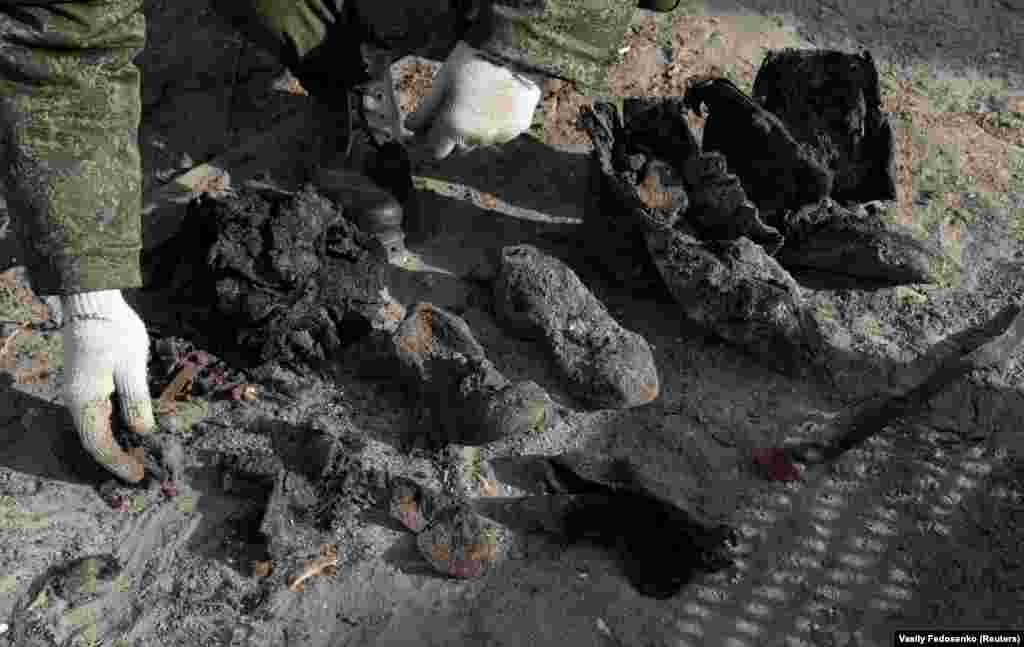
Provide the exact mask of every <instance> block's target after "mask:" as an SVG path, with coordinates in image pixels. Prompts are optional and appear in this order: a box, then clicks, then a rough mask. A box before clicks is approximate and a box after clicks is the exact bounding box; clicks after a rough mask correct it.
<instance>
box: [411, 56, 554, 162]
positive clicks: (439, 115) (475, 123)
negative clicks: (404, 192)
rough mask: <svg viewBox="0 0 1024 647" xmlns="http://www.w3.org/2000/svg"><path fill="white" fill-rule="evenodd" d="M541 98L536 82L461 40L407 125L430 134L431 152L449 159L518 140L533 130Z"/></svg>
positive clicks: (426, 142)
mask: <svg viewBox="0 0 1024 647" xmlns="http://www.w3.org/2000/svg"><path fill="white" fill-rule="evenodd" d="M540 96H541V91H540V88H539V87H538V86H537V84H536V83H534V82H533V81H531V80H530V79H528V78H526V77H525V76H522V75H520V74H516V73H515V72H513V71H511V70H509V69H508V68H506V67H502V66H500V65H496V64H494V63H491V62H490V61H488V60H485V59H484V58H483V57H482V56H481V53H480V52H479V51H477V50H476V49H473V48H472V47H470V46H469V45H467V44H466V43H464V42H460V43H458V44H457V45H456V46H455V49H454V50H453V51H452V53H451V54H450V55H449V56H448V59H447V60H446V61H445V63H444V66H442V67H441V71H440V72H438V74H437V78H435V79H434V84H433V87H432V88H431V90H430V94H429V95H427V98H426V99H424V100H423V101H422V102H421V103H420V105H419V106H417V108H416V110H415V111H414V112H413V113H412V114H411V115H409V117H408V118H407V119H406V121H405V125H406V127H407V128H409V130H412V131H413V132H415V133H417V134H421V135H422V134H424V133H425V134H426V139H425V142H424V146H425V148H426V149H427V151H428V152H429V153H430V154H432V155H433V156H434V158H435V159H444V158H445V157H448V155H450V154H451V152H452V150H454V149H458V151H459V152H460V153H461V152H465V151H468V150H471V149H473V148H475V147H477V146H492V145H495V144H504V143H506V142H509V141H511V140H513V139H515V138H516V137H518V136H519V135H520V134H522V133H523V132H525V131H526V130H527V129H528V128H529V127H530V124H531V122H532V121H533V112H534V110H536V109H537V104H538V103H539V102H540Z"/></svg>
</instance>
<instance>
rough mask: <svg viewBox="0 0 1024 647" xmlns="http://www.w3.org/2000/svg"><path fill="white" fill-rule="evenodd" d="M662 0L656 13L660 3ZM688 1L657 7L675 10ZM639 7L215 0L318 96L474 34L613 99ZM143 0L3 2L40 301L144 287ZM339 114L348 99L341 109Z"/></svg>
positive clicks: (520, 63)
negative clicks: (378, 60)
mask: <svg viewBox="0 0 1024 647" xmlns="http://www.w3.org/2000/svg"><path fill="white" fill-rule="evenodd" d="M652 1H653V5H652V4H651V3H652ZM673 1H674V0H669V1H668V2H666V1H665V0H646V1H645V5H644V6H655V5H657V6H656V7H655V8H662V9H664V8H666V7H669V5H672V3H673ZM637 2H638V0H498V1H493V2H492V1H490V0H388V1H384V0H291V1H287V0H213V5H214V7H215V8H216V9H217V10H218V11H219V12H220V13H221V14H222V15H223V16H225V17H226V18H227V19H228V20H230V21H231V22H232V24H234V25H235V26H236V27H238V28H239V29H240V30H241V31H242V32H243V33H244V34H245V35H246V36H247V37H248V38H249V39H251V40H252V41H254V42H255V43H256V44H257V45H259V46H261V47H264V48H265V49H268V50H269V51H270V52H272V53H274V54H275V55H277V56H278V57H279V58H280V60H281V61H282V63H284V64H285V65H287V66H288V67H289V68H291V69H292V71H293V72H294V73H295V74H296V76H298V78H299V80H300V81H301V82H302V83H303V85H304V86H305V87H306V88H307V89H308V90H309V91H310V92H311V93H312V94H313V95H314V96H316V97H317V98H318V99H321V100H325V101H327V102H328V103H332V104H333V103H334V99H336V98H339V97H340V96H342V94H343V92H344V91H346V90H347V88H348V87H351V86H353V85H356V84H358V83H362V82H364V81H367V80H369V78H368V76H367V61H366V60H365V58H364V57H365V56H367V52H368V51H374V52H376V54H375V55H377V56H379V53H380V52H381V51H383V52H386V53H387V54H388V55H390V56H391V58H392V59H398V58H400V57H402V56H405V55H407V54H411V53H415V54H418V55H422V56H427V57H431V58H442V57H444V56H445V55H446V54H447V52H448V51H449V50H450V49H451V47H452V46H453V45H454V44H455V42H456V41H458V40H467V41H468V42H469V43H470V44H471V45H474V46H476V47H478V48H481V49H483V50H484V51H485V52H487V53H489V54H490V55H491V56H493V57H494V58H496V59H498V60H500V61H502V62H504V63H506V64H511V65H513V66H515V67H519V68H521V69H522V70H523V71H527V72H528V71H534V72H538V73H541V74H544V75H549V76H556V77H560V78H564V79H568V80H570V81H574V82H576V83H577V84H579V85H580V86H582V87H583V88H586V89H590V90H596V91H601V90H603V88H604V85H605V78H604V77H605V75H606V70H607V67H608V65H609V64H610V62H611V61H612V58H613V56H614V53H615V49H616V48H617V47H618V46H619V45H620V44H621V41H622V38H623V35H624V34H625V31H626V29H627V28H628V25H629V22H630V19H631V17H632V15H633V12H634V11H635V9H636V7H637ZM142 4H143V3H142V0H78V1H63V2H60V1H55V0H24V1H21V0H0V177H2V178H3V179H4V181H5V183H6V185H7V189H8V192H9V195H8V196H7V199H8V202H9V205H10V209H11V212H12V214H13V215H14V221H15V222H16V224H17V226H18V228H19V231H20V234H21V237H22V240H23V241H24V243H25V247H26V255H27V258H26V261H27V265H28V267H29V272H30V276H31V278H32V283H33V287H34V288H35V290H36V292H37V293H39V294H43V295H47V294H72V293H76V292H84V291H91V290H102V289H118V288H130V287H138V286H139V285H140V283H141V276H140V270H139V252H140V250H141V222H140V213H141V166H140V156H139V149H138V140H137V138H138V127H139V115H140V112H141V106H140V92H139V87H140V86H139V72H138V70H137V68H136V67H135V66H134V64H133V63H132V60H133V59H134V57H135V55H136V54H137V53H138V52H139V51H140V50H141V48H142V47H143V46H144V43H145V21H144V18H143V14H142ZM338 105H340V104H338Z"/></svg>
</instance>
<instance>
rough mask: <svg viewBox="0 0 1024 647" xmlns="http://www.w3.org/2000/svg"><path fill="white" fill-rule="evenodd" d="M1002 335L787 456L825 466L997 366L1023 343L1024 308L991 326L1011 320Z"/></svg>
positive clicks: (1006, 313) (1013, 310) (1011, 310)
mask: <svg viewBox="0 0 1024 647" xmlns="http://www.w3.org/2000/svg"><path fill="white" fill-rule="evenodd" d="M1011 317H1012V320H1011V321H1010V323H1009V325H1007V326H1006V327H1005V328H1002V332H1000V333H999V334H997V335H995V336H994V337H990V338H989V340H988V341H986V342H984V343H982V344H981V345H980V346H977V347H975V348H974V349H973V350H971V351H969V352H967V353H963V354H960V355H955V356H953V357H950V358H949V359H947V360H946V361H944V362H943V363H942V365H941V366H939V368H938V369H936V370H935V372H934V373H932V374H931V375H930V376H929V377H928V378H927V379H925V380H924V381H923V382H921V384H919V385H918V386H916V387H914V388H913V389H911V390H910V391H908V392H906V393H904V394H902V395H898V396H895V397H892V398H889V399H887V400H885V401H883V402H881V403H879V404H875V405H868V406H866V407H865V408H864V410H862V411H861V412H859V413H858V414H857V415H856V416H855V417H854V418H853V420H852V421H851V422H850V424H849V425H848V426H847V427H846V428H845V429H841V430H839V432H838V433H836V434H835V435H834V436H833V437H832V438H830V439H828V440H826V441H824V442H817V443H805V444H801V445H797V446H796V447H792V448H789V449H788V450H787V453H788V454H789V456H790V457H791V458H792V459H793V460H798V461H800V462H802V463H808V464H813V463H824V462H832V461H835V460H836V459H838V458H839V457H840V456H842V455H843V454H844V453H846V452H847V451H849V450H851V449H853V448H854V447H856V446H858V445H860V444H861V443H863V442H864V441H866V440H867V439H869V438H871V437H872V436H874V435H876V434H878V433H880V432H881V431H882V430H883V429H885V427H886V426H887V425H888V424H889V423H890V422H892V421H893V420H896V419H898V418H903V417H906V416H908V415H910V414H912V413H914V412H916V411H918V410H920V409H922V408H923V407H924V406H925V405H926V404H927V403H928V402H929V401H930V400H931V399H932V398H933V397H934V396H935V395H937V394H938V393H940V392H941V391H943V390H945V389H946V388H947V387H948V386H950V385H951V384H953V383H954V382H956V381H957V380H959V379H961V378H962V377H964V376H966V375H968V374H970V373H971V372H972V371H975V370H977V369H981V368H989V367H992V366H997V365H999V364H1000V363H1002V362H1005V361H1006V360H1008V359H1009V358H1010V355H1012V354H1013V352H1014V351H1015V350H1016V349H1017V347H1018V346H1020V345H1021V344H1022V343H1024V309H1022V308H1021V306H1019V305H1011V306H1009V307H1007V308H1005V309H1003V310H1002V311H1001V312H1000V313H999V314H997V315H996V316H995V317H994V318H993V319H992V320H991V321H990V325H991V324H992V323H994V322H998V321H999V320H1001V319H1003V318H1011Z"/></svg>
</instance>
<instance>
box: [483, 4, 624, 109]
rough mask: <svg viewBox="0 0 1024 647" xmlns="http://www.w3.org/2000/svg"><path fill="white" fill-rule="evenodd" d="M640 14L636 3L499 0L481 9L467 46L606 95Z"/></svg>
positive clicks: (521, 67) (525, 68) (522, 67)
mask: <svg viewBox="0 0 1024 647" xmlns="http://www.w3.org/2000/svg"><path fill="white" fill-rule="evenodd" d="M636 8H637V0H499V1H496V2H491V3H486V4H485V5H484V6H483V7H482V8H481V9H482V14H483V15H482V17H481V19H479V20H478V21H477V22H476V23H474V24H473V25H472V26H471V28H470V29H469V31H468V34H467V36H466V38H465V40H466V41H467V42H469V44H471V45H474V46H475V47H478V48H480V49H482V50H484V51H485V52H487V53H489V54H491V55H493V56H495V57H496V58H497V59H499V60H502V61H504V62H506V63H509V64H512V65H514V66H515V67H518V68H520V69H524V70H527V71H533V72H537V73H540V74H543V75H545V76H553V77H558V78H562V79H566V80H569V81H573V82H574V83H576V84H577V85H578V86H580V87H581V88H583V89H584V90H587V91H589V92H592V93H604V92H605V91H606V90H607V84H606V76H607V70H608V67H609V66H610V65H611V63H612V61H613V59H614V56H615V53H616V49H617V48H618V47H619V45H621V43H622V39H623V37H624V36H625V33H626V30H627V29H628V28H629V22H630V20H631V18H632V16H633V12H634V11H635V10H636Z"/></svg>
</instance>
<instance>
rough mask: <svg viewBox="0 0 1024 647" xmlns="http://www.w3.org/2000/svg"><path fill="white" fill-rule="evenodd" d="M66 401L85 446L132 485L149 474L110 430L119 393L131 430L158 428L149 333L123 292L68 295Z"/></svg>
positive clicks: (137, 456) (142, 431)
mask: <svg viewBox="0 0 1024 647" xmlns="http://www.w3.org/2000/svg"><path fill="white" fill-rule="evenodd" d="M62 305H63V308H62V310H63V317H64V330H63V338H64V367H65V376H66V379H65V384H64V403H65V406H67V408H68V410H69V411H70V413H71V417H72V419H74V423H75V430H76V431H77V432H78V437H79V439H80V440H81V442H82V446H83V447H84V448H85V450H86V451H87V452H89V454H91V455H92V456H93V457H94V458H95V459H96V461H97V462H98V463H99V464H100V465H102V466H103V467H105V468H106V469H107V470H109V471H110V472H113V473H114V474H115V475H117V476H119V477H121V478H122V479H124V480H126V481H128V482H130V483H138V482H139V481H141V480H142V477H143V476H144V473H145V467H144V461H143V455H142V453H140V452H139V451H138V450H136V451H135V452H132V453H128V452H126V451H125V450H124V449H123V448H122V447H121V446H120V445H118V444H117V441H116V440H114V436H113V433H112V432H111V417H112V413H113V411H112V408H113V407H112V403H111V401H110V395H111V394H112V393H114V392H115V391H116V392H117V394H118V396H119V398H120V402H121V408H122V410H123V412H124V418H125V423H126V424H127V425H128V428H129V429H130V430H131V431H133V432H135V433H139V434H149V433H150V432H152V431H153V429H154V428H155V422H154V419H153V404H152V401H151V400H150V397H149V387H148V386H147V384H146V360H147V357H148V355H149V335H148V334H147V333H146V326H145V325H144V324H143V323H142V320H141V319H140V318H139V316H138V315H137V314H135V311H134V310H132V308H131V306H129V305H128V304H127V303H125V300H124V298H123V297H122V296H121V292H120V291H119V290H101V291H97V292H83V293H81V294H75V295H71V296H67V297H64V299H63V304H62Z"/></svg>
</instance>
